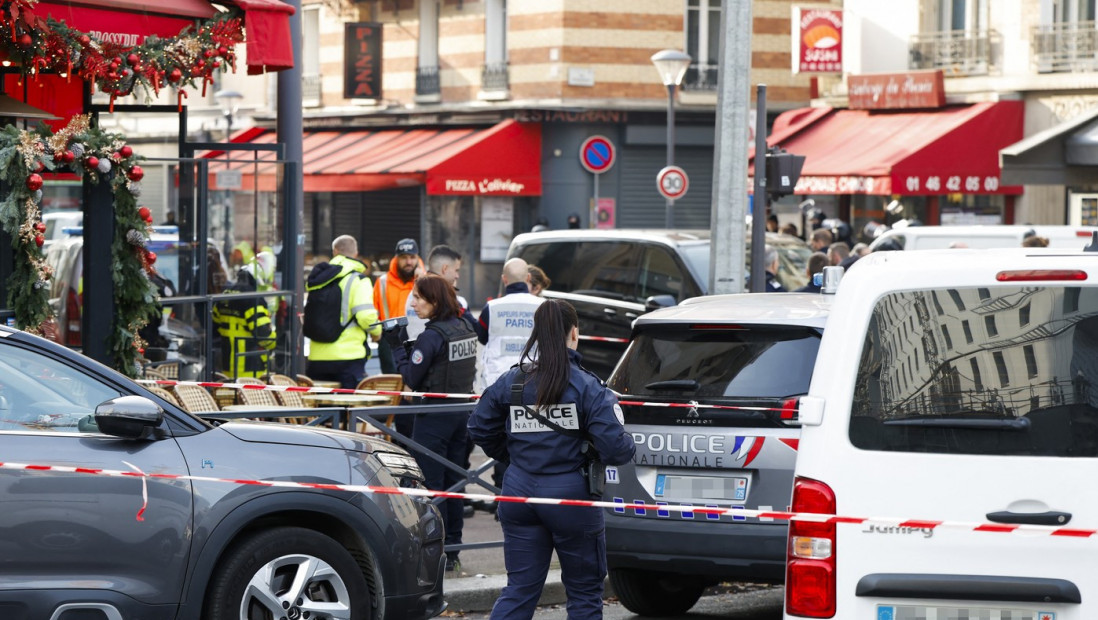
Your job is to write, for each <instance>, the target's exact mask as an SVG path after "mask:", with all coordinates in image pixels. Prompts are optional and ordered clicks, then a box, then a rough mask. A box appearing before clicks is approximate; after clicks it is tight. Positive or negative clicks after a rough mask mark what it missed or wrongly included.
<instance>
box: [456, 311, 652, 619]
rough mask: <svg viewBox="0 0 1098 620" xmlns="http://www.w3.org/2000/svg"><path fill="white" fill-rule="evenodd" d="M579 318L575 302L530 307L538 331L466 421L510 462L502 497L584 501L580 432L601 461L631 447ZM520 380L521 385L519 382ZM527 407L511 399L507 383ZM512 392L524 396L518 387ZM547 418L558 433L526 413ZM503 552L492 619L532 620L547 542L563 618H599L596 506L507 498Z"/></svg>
mask: <svg viewBox="0 0 1098 620" xmlns="http://www.w3.org/2000/svg"><path fill="white" fill-rule="evenodd" d="M578 325H579V320H578V318H577V316H576V310H575V308H573V307H572V305H571V304H569V303H568V302H565V301H559V300H555V299H550V300H547V301H546V302H545V303H543V304H542V305H540V306H539V307H538V309H537V311H536V312H535V313H534V331H533V333H532V334H531V336H530V339H529V340H528V341H527V342H526V347H525V348H524V349H523V351H522V356H521V358H520V360H521V361H520V364H519V365H518V366H517V367H515V368H511V369H510V370H508V371H507V372H505V373H503V375H502V376H501V377H500V378H499V379H498V380H497V381H496V382H495V383H494V384H493V385H491V386H490V387H488V389H487V390H485V392H484V394H483V396H482V397H481V399H480V402H479V403H478V404H477V408H476V411H474V412H473V416H472V417H471V418H470V419H469V433H470V435H471V436H472V438H473V441H475V442H476V443H477V445H479V446H481V447H482V448H484V451H485V453H486V454H488V456H490V457H492V458H495V459H497V460H500V461H508V460H509V461H510V467H508V468H507V473H506V474H505V475H504V478H503V494H504V495H517V496H523V497H554V498H562V499H590V497H591V495H590V493H589V491H588V487H587V482H586V480H585V479H584V476H583V474H582V469H583V467H584V465H585V462H586V460H587V456H586V455H585V454H584V452H583V446H584V443H585V440H584V439H582V438H580V437H577V436H576V435H580V434H586V436H587V438H589V439H590V441H591V442H592V443H593V444H594V447H595V449H596V451H597V453H598V454H599V456H600V460H601V461H602V462H603V463H606V464H609V465H622V464H624V463H627V462H628V461H629V460H631V459H632V458H633V452H634V451H635V449H636V447H635V446H634V445H633V439H632V437H630V436H629V434H628V433H626V432H625V427H624V426H623V425H622V423H623V422H622V420H623V418H622V413H621V407H620V406H619V405H618V403H617V398H615V396H614V394H613V393H612V392H610V390H608V389H607V388H606V386H604V385H603V384H602V381H600V380H599V379H598V377H596V376H595V375H593V374H591V373H590V372H588V371H586V370H584V369H583V367H581V366H580V365H579V361H580V356H579V354H578V353H576V345H577V344H579V327H578ZM518 382H521V383H518ZM516 383H518V384H519V385H521V386H522V388H521V400H522V404H523V405H525V407H524V406H512V385H513V384H516ZM514 398H516V399H518V398H520V397H519V395H518V393H517V392H516V394H515V395H514ZM530 407H532V408H533V410H534V411H537V412H539V413H540V415H541V417H542V419H548V418H547V417H546V416H548V417H551V418H553V420H551V422H553V424H554V425H556V426H558V428H564V429H568V430H570V431H572V432H570V433H562V432H559V431H558V430H554V429H553V428H552V426H550V425H546V424H545V423H543V422H542V421H540V420H539V419H538V417H537V416H534V415H531V414H530V413H529V412H528V408H530ZM497 510H498V514H499V520H500V523H501V524H502V525H503V557H504V562H505V563H506V565H507V586H506V587H505V588H504V589H503V592H502V594H501V595H500V598H499V600H497V601H496V604H495V607H493V609H492V618H493V619H501V618H506V619H508V620H511V619H514V618H530V617H532V616H533V615H534V608H535V607H536V605H537V602H538V598H539V597H540V596H541V590H542V587H543V585H544V584H545V577H546V574H547V573H548V571H549V560H550V556H551V554H552V552H553V549H556V551H557V557H558V558H559V559H560V566H561V581H562V582H563V583H564V587H565V590H566V592H567V593H568V618H569V620H577V619H580V618H602V582H603V579H604V578H605V577H606V539H605V534H604V532H603V521H602V511H601V510H600V509H598V508H579V507H571V506H546V505H537V504H516V503H503V504H500V505H499V507H498V509H497Z"/></svg>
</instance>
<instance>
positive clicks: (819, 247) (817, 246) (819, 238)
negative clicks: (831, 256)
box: [808, 228, 835, 252]
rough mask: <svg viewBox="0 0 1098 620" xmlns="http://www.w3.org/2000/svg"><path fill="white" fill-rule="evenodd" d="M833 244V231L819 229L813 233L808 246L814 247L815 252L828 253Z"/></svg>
mask: <svg viewBox="0 0 1098 620" xmlns="http://www.w3.org/2000/svg"><path fill="white" fill-rule="evenodd" d="M832 243H835V238H834V237H833V236H832V235H831V231H830V230H828V229H826V228H817V229H816V230H813V231H812V238H811V240H810V241H809V242H808V245H810V246H812V251H813V252H826V251H827V248H828V247H829V246H830V245H831V244H832Z"/></svg>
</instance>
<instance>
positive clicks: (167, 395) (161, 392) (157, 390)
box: [143, 385, 182, 407]
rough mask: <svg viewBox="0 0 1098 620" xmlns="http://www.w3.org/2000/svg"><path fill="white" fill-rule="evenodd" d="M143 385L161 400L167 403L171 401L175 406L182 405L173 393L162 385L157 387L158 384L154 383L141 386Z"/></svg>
mask: <svg viewBox="0 0 1098 620" xmlns="http://www.w3.org/2000/svg"><path fill="white" fill-rule="evenodd" d="M143 387H144V388H145V389H146V390H148V391H150V392H152V393H153V394H155V395H157V396H159V397H160V398H162V399H163V400H166V401H168V402H169V403H171V404H173V405H175V406H177V407H180V406H182V405H180V404H179V399H177V398H176V397H175V395H174V394H172V393H171V392H169V391H168V390H165V389H164V388H162V387H158V386H155V385H146V386H143Z"/></svg>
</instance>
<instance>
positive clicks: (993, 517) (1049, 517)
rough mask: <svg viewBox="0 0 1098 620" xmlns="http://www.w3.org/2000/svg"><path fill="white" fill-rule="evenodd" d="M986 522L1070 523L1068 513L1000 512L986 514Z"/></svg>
mask: <svg viewBox="0 0 1098 620" xmlns="http://www.w3.org/2000/svg"><path fill="white" fill-rule="evenodd" d="M987 520H988V521H991V522H993V523H1017V524H1025V525H1067V523H1068V521H1071V513H1070V512H1058V511H1055V510H1050V511H1048V512H1011V511H1009V510H1001V511H999V512H989V513H987Z"/></svg>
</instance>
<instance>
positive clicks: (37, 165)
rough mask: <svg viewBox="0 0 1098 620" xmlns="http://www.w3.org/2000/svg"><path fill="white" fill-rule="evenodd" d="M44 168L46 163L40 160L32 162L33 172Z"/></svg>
mask: <svg viewBox="0 0 1098 620" xmlns="http://www.w3.org/2000/svg"><path fill="white" fill-rule="evenodd" d="M45 169H46V164H43V163H42V162H40V161H36V162H34V171H35V172H42V171H43V170H45Z"/></svg>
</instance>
